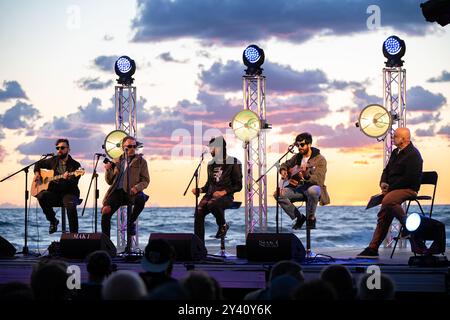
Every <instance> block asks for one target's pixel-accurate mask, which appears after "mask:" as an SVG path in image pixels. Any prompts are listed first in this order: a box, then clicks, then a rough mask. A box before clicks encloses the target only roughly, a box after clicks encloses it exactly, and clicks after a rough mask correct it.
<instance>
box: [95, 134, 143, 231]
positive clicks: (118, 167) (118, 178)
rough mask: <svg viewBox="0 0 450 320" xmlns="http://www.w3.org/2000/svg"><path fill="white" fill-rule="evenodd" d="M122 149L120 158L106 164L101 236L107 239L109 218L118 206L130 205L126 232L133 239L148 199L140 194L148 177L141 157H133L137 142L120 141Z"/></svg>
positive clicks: (131, 138) (124, 139) (135, 155)
mask: <svg viewBox="0 0 450 320" xmlns="http://www.w3.org/2000/svg"><path fill="white" fill-rule="evenodd" d="M122 148H123V150H124V153H123V154H122V155H121V156H120V157H119V158H116V159H113V161H112V162H108V163H106V164H105V169H106V173H105V180H106V182H107V183H108V184H109V185H110V187H109V189H108V191H107V192H106V195H105V197H104V199H103V208H102V232H103V233H104V234H106V235H107V236H110V233H111V217H112V215H113V214H114V213H115V212H116V211H117V209H119V208H120V207H121V206H125V205H128V204H129V203H131V204H132V205H133V211H132V212H131V216H130V223H129V226H130V229H129V230H127V232H128V233H129V234H130V235H132V236H134V235H136V225H135V222H136V220H137V218H138V217H139V214H140V213H141V212H142V210H143V209H144V206H145V202H146V201H147V200H148V196H147V195H145V194H144V192H143V190H144V189H145V188H147V186H148V184H149V183H150V176H149V174H148V167H147V161H146V160H145V159H144V158H143V157H142V155H141V154H136V148H137V142H136V139H135V138H134V137H131V136H126V137H125V138H123V140H122ZM127 161H128V164H129V165H128V166H127ZM128 168H129V174H128V172H127V170H128ZM128 186H129V189H130V190H129V192H128Z"/></svg>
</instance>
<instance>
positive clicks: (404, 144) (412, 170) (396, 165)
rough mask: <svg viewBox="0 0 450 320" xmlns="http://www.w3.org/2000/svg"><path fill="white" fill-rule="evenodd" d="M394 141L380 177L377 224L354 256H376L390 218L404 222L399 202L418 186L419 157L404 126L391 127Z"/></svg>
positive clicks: (404, 218)
mask: <svg viewBox="0 0 450 320" xmlns="http://www.w3.org/2000/svg"><path fill="white" fill-rule="evenodd" d="M394 144H395V146H396V147H397V148H395V149H394V150H393V151H392V153H391V157H390V158H389V162H388V164H387V165H386V167H385V168H384V170H383V174H382V175H381V179H380V188H381V192H382V193H383V195H384V197H383V201H382V202H381V208H380V211H379V212H378V219H377V226H376V228H375V231H374V233H373V237H372V241H371V242H370V244H369V246H368V247H367V248H365V249H364V250H363V251H362V252H361V253H360V254H359V255H358V256H357V257H358V258H378V248H379V246H380V245H381V243H382V242H383V240H384V238H385V237H386V235H387V233H388V232H389V227H390V225H391V223H392V220H393V219H394V218H397V219H398V220H399V221H400V223H401V224H402V225H404V224H405V222H406V214H405V212H404V211H403V208H402V206H401V204H402V203H403V202H404V201H406V200H407V199H408V198H410V197H411V196H415V195H417V192H418V191H419V188H420V181H421V178H422V164H423V160H422V156H421V155H420V152H419V151H418V150H417V149H416V148H415V147H414V145H413V144H412V142H411V133H410V131H409V129H408V128H398V129H396V130H395V133H394Z"/></svg>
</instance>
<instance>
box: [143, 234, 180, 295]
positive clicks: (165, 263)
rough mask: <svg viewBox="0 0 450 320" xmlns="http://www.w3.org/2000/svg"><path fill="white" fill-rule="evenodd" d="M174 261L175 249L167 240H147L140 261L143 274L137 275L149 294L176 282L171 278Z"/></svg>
mask: <svg viewBox="0 0 450 320" xmlns="http://www.w3.org/2000/svg"><path fill="white" fill-rule="evenodd" d="M174 261H175V249H174V248H173V246H172V245H171V244H170V243H169V242H168V241H167V240H165V239H153V240H149V242H148V244H147V246H146V247H145V252H144V257H143V258H142V261H141V265H142V269H144V270H145V272H142V273H140V274H139V275H140V276H141V278H142V279H143V280H144V282H145V285H146V287H147V290H148V291H149V292H150V291H151V290H153V289H155V288H156V287H159V286H161V285H162V284H165V283H168V282H176V281H177V280H176V279H174V278H172V277H171V274H172V270H173V263H174Z"/></svg>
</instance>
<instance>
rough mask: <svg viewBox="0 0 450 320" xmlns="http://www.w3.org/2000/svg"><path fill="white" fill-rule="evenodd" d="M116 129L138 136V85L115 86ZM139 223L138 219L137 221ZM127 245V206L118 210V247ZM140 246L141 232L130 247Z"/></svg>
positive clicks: (133, 237) (121, 247) (134, 237)
mask: <svg viewBox="0 0 450 320" xmlns="http://www.w3.org/2000/svg"><path fill="white" fill-rule="evenodd" d="M115 108H116V130H122V131H125V132H126V133H127V134H128V135H130V136H132V137H134V138H137V118H136V87H133V86H130V85H120V86H115ZM136 223H137V221H136ZM126 245H127V207H121V208H119V210H117V248H118V249H124V248H125V247H126ZM135 248H139V234H138V228H137V226H136V235H135V236H132V237H131V247H130V249H132V250H133V249H135Z"/></svg>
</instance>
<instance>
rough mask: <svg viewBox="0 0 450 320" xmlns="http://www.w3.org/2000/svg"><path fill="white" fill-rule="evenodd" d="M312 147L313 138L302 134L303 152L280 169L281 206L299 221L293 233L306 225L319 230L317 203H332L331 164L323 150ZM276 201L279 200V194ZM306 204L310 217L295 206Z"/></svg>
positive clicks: (300, 146)
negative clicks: (327, 180) (328, 186)
mask: <svg viewBox="0 0 450 320" xmlns="http://www.w3.org/2000/svg"><path fill="white" fill-rule="evenodd" d="M311 144H312V136H311V134H309V133H307V132H304V133H301V134H299V135H298V136H297V137H296V138H295V145H296V146H297V147H298V151H299V152H298V153H297V154H296V155H295V156H293V157H292V158H291V159H289V160H288V161H286V162H285V163H283V164H282V165H281V167H280V174H281V178H282V180H283V184H282V186H281V188H280V197H279V198H278V203H279V204H280V206H281V207H282V208H283V210H284V211H285V212H286V213H287V214H288V215H289V217H290V218H291V219H292V220H294V219H296V220H295V223H294V225H293V226H292V228H293V229H300V228H301V227H302V226H303V224H304V223H305V221H307V224H306V225H307V228H309V229H315V228H316V208H317V203H318V202H319V201H320V204H321V205H326V204H329V203H330V197H329V195H328V192H327V189H326V186H325V175H326V172H327V161H326V160H325V158H324V156H322V155H321V154H320V150H319V149H317V148H314V147H311ZM274 197H275V198H276V191H275V193H274ZM305 200H306V215H307V217H305V215H303V214H301V213H300V212H299V211H298V209H297V207H296V206H294V205H293V203H294V202H296V201H305Z"/></svg>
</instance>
